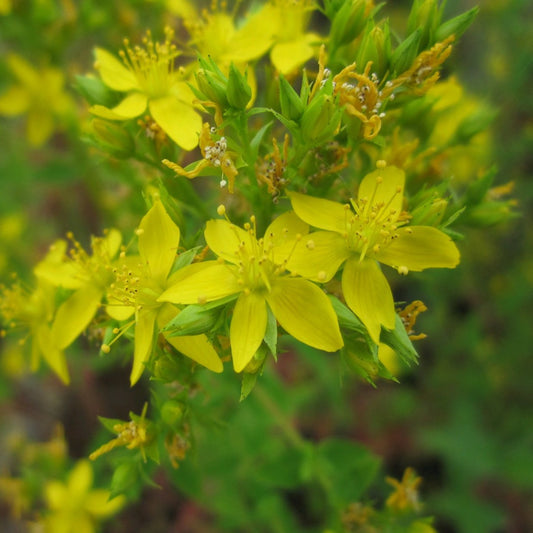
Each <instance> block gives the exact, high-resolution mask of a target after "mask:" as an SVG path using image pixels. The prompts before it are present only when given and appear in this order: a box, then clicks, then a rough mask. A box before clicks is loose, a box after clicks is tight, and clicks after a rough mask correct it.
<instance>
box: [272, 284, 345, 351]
mask: <svg viewBox="0 0 533 533" xmlns="http://www.w3.org/2000/svg"><path fill="white" fill-rule="evenodd" d="M267 302H268V305H269V306H270V308H271V309H272V312H273V313H274V316H275V317H276V319H277V321H278V322H279V323H280V325H281V326H282V327H283V328H284V329H285V331H287V333H289V334H290V335H292V336H293V337H294V338H296V339H298V340H299V341H301V342H303V343H305V344H308V345H309V346H313V347H314V348H318V349H320V350H325V351H327V352H334V351H336V350H339V349H340V348H342V346H343V344H344V343H343V340H342V336H341V333H340V330H339V324H338V321H337V315H336V314H335V311H334V310H333V307H332V305H331V302H330V301H329V299H328V297H327V296H326V295H325V294H324V292H323V291H322V290H321V289H319V288H318V287H317V286H316V285H314V284H313V283H311V282H310V281H306V280H304V279H295V278H278V279H277V280H276V282H275V284H274V285H273V287H272V291H271V292H270V293H269V294H268V295H267Z"/></svg>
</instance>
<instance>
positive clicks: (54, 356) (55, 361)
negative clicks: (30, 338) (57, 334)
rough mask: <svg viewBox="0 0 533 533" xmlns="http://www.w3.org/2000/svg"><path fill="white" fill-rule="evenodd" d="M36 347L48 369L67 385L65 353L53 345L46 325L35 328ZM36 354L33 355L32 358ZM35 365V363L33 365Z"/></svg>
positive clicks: (67, 375) (53, 341)
mask: <svg viewBox="0 0 533 533" xmlns="http://www.w3.org/2000/svg"><path fill="white" fill-rule="evenodd" d="M36 335H37V339H36V340H37V345H38V347H39V351H40V352H41V353H42V355H43V358H44V360H45V361H46V362H47V363H48V365H49V366H50V368H51V369H52V370H53V371H54V372H55V373H56V374H57V375H58V376H59V378H60V379H61V381H62V382H63V383H65V385H68V383H69V382H70V377H69V374H68V367H67V360H66V358H65V353H64V352H63V350H60V349H59V348H58V347H57V346H56V345H55V339H54V338H53V337H52V333H51V330H50V328H49V327H48V326H47V325H46V324H41V325H40V326H39V327H38V328H37V332H36ZM36 357H37V354H34V358H36ZM34 364H35V363H34Z"/></svg>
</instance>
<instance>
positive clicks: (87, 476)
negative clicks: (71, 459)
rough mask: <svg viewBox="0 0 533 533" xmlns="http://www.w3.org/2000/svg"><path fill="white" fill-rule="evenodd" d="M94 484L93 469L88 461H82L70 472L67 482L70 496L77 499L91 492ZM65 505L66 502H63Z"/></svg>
mask: <svg viewBox="0 0 533 533" xmlns="http://www.w3.org/2000/svg"><path fill="white" fill-rule="evenodd" d="M92 484H93V469H92V467H91V464H90V463H89V461H88V460H87V459H81V460H80V461H78V462H77V463H76V465H75V466H74V468H73V469H72V470H71V471H70V474H69V476H68V481H67V487H68V491H69V496H70V497H73V498H74V499H76V497H79V496H81V495H84V494H85V493H86V492H88V491H89V489H90V488H91V485H92ZM63 503H65V502H63Z"/></svg>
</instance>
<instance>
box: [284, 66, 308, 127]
mask: <svg viewBox="0 0 533 533" xmlns="http://www.w3.org/2000/svg"><path fill="white" fill-rule="evenodd" d="M279 102H280V106H281V113H282V114H283V116H284V117H286V118H288V119H290V120H295V121H297V120H299V119H300V117H301V116H302V114H303V112H304V109H305V106H304V104H303V102H302V100H301V98H300V96H299V95H298V93H297V92H296V91H295V90H294V89H293V87H292V85H291V84H290V83H289V82H288V81H287V80H286V79H285V77H284V76H283V74H280V75H279Z"/></svg>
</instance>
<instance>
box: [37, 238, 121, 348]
mask: <svg viewBox="0 0 533 533" xmlns="http://www.w3.org/2000/svg"><path fill="white" fill-rule="evenodd" d="M69 238H70V239H71V240H72V244H73V247H72V248H71V250H70V251H69V254H68V256H67V255H66V254H65V249H66V246H67V243H66V242H65V241H58V242H56V243H55V244H54V245H53V246H52V249H51V253H50V254H49V255H48V256H47V258H46V259H45V260H43V261H41V262H40V263H39V264H38V265H37V266H36V267H35V269H34V271H35V274H36V276H37V277H38V278H40V279H43V280H45V281H47V282H49V283H51V284H52V285H53V286H55V287H63V288H65V289H73V290H74V292H73V293H72V294H71V295H70V296H69V297H68V298H67V299H66V300H65V301H64V302H63V303H62V304H61V305H60V306H59V308H58V310H57V313H56V316H55V318H54V322H53V324H52V332H51V333H52V337H53V339H54V342H55V343H56V345H57V346H58V347H59V348H60V349H64V348H66V347H67V346H69V345H70V344H71V343H72V342H74V340H75V339H76V338H77V337H78V336H79V335H80V334H81V332H82V331H83V330H84V329H85V328H86V327H87V326H88V325H89V323H90V322H91V320H92V319H93V317H94V315H95V313H96V311H97V310H98V308H99V306H100V302H101V300H102V298H103V296H104V294H105V291H106V289H107V286H108V284H109V283H110V281H111V279H112V272H111V265H112V262H113V260H114V258H115V256H116V255H117V253H118V251H119V249H120V245H121V242H122V236H121V234H120V232H119V231H118V230H115V229H111V230H109V231H107V232H106V233H105V235H104V236H103V237H93V238H92V241H91V248H92V255H89V254H88V253H87V252H86V251H85V250H84V249H83V248H82V246H81V245H80V244H79V243H78V242H76V241H74V239H73V236H72V235H71V234H69Z"/></svg>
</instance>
